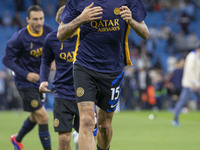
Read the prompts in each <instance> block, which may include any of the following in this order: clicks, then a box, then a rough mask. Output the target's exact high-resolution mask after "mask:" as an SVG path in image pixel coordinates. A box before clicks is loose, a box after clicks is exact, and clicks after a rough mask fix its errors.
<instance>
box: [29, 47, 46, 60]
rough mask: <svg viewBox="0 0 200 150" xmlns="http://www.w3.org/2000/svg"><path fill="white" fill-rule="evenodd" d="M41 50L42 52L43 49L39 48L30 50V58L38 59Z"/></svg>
mask: <svg viewBox="0 0 200 150" xmlns="http://www.w3.org/2000/svg"><path fill="white" fill-rule="evenodd" d="M42 50H43V48H42V47H40V48H38V49H33V50H31V51H30V55H31V56H34V57H36V58H37V57H40V56H42Z"/></svg>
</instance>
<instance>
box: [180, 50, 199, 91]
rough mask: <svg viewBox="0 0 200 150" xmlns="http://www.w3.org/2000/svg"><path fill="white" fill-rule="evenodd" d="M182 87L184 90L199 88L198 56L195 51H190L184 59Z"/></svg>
mask: <svg viewBox="0 0 200 150" xmlns="http://www.w3.org/2000/svg"><path fill="white" fill-rule="evenodd" d="M182 86H183V87H185V88H193V87H194V86H197V87H198V88H200V55H199V54H198V53H197V51H195V50H194V51H191V52H190V53H189V54H188V55H187V56H186V59H185V65H184V70H183V78H182Z"/></svg>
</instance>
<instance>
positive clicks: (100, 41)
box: [57, 0, 149, 150]
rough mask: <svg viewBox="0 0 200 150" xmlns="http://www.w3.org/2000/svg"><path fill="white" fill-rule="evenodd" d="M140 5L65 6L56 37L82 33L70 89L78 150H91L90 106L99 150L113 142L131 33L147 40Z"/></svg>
mask: <svg viewBox="0 0 200 150" xmlns="http://www.w3.org/2000/svg"><path fill="white" fill-rule="evenodd" d="M145 17H146V10H145V8H144V5H143V3H142V2H141V0H137V1H133V0H112V1H106V0H93V1H91V0H84V1H82V0H69V1H68V3H67V4H66V6H65V9H64V11H63V13H62V15H61V21H62V22H61V24H60V26H59V28H58V33H57V37H58V39H59V40H65V39H68V38H70V37H71V35H72V34H74V32H75V31H76V30H77V29H78V28H79V27H80V30H81V31H80V39H79V41H78V42H77V47H76V51H75V55H76V58H75V62H74V72H73V73H74V87H75V91H76V100H77V103H78V109H79V116H80V128H79V139H78V142H79V143H78V145H79V149H80V150H86V149H87V150H88V149H90V150H95V149H96V148H95V141H94V138H93V133H92V132H93V129H94V125H95V117H94V113H93V112H94V105H95V103H96V104H97V106H99V108H100V109H99V110H98V112H97V126H98V132H97V149H98V150H107V149H109V147H110V142H111V139H112V133H113V132H112V118H113V115H114V111H115V109H116V106H117V102H118V98H119V94H120V88H121V84H122V82H123V74H124V71H123V69H124V67H125V66H126V65H131V61H130V56H129V49H128V33H129V30H130V27H132V28H133V29H134V30H135V32H136V33H137V34H138V35H139V36H140V37H142V38H143V39H147V38H148V37H149V31H148V28H147V26H146V24H145V22H144V19H145Z"/></svg>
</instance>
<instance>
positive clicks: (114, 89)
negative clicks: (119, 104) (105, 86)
mask: <svg viewBox="0 0 200 150" xmlns="http://www.w3.org/2000/svg"><path fill="white" fill-rule="evenodd" d="M111 91H112V93H111V94H112V95H111V100H116V99H118V97H119V91H120V87H119V86H118V87H116V88H111ZM115 95H116V96H115Z"/></svg>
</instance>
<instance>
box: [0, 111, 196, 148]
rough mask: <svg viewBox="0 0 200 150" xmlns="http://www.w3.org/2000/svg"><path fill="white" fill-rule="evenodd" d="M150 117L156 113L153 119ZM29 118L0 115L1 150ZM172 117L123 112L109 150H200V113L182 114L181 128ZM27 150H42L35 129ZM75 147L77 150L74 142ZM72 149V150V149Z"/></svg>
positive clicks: (28, 137)
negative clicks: (172, 122)
mask: <svg viewBox="0 0 200 150" xmlns="http://www.w3.org/2000/svg"><path fill="white" fill-rule="evenodd" d="M48 114H49V117H50V121H49V128H50V134H51V141H52V150H57V143H58V136H57V133H55V132H54V129H53V119H52V118H53V115H52V112H48ZM149 114H155V116H156V117H155V119H153V120H150V119H149V118H148V116H149ZM27 116H28V113H25V112H22V111H6V112H0V150H12V149H13V147H12V145H11V143H10V135H12V134H14V133H16V132H17V131H18V130H19V129H20V127H21V124H22V122H23V120H24V119H25V118H26V117H27ZM172 118H173V114H172V113H169V112H167V111H159V112H152V111H122V112H120V113H116V114H115V116H114V119H113V131H114V133H113V139H112V142H111V147H110V150H199V149H200V112H198V111H196V112H189V113H188V114H181V116H180V123H181V124H180V126H179V127H173V126H172V125H171V121H172ZM23 144H24V147H25V150H42V146H41V144H40V141H39V138H38V127H37V126H36V127H35V128H34V129H33V131H32V132H30V133H29V134H28V135H26V137H25V138H24V139H23ZM71 145H72V148H73V147H74V145H73V142H71ZM72 150H73V149H72Z"/></svg>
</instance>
